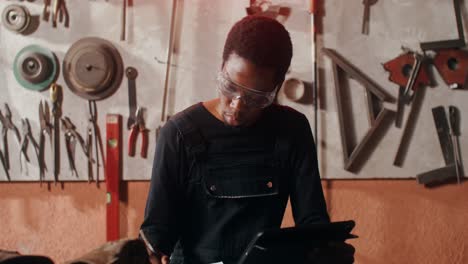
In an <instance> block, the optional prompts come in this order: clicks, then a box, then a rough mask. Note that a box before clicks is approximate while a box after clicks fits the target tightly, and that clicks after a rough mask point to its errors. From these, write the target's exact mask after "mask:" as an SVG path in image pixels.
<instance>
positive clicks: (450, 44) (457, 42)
mask: <svg viewBox="0 0 468 264" xmlns="http://www.w3.org/2000/svg"><path fill="white" fill-rule="evenodd" d="M453 8H454V9H455V20H456V21H457V31H458V39H453V40H441V41H432V42H422V43H420V46H421V49H422V50H423V51H426V50H439V49H452V48H463V47H465V45H466V43H465V35H464V33H463V21H462V11H461V1H460V0H453Z"/></svg>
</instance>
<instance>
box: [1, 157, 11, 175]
mask: <svg viewBox="0 0 468 264" xmlns="http://www.w3.org/2000/svg"><path fill="white" fill-rule="evenodd" d="M0 162H2V166H3V170H4V171H5V175H6V177H7V180H10V173H9V171H8V170H7V167H6V164H5V156H3V152H2V151H1V150H0Z"/></svg>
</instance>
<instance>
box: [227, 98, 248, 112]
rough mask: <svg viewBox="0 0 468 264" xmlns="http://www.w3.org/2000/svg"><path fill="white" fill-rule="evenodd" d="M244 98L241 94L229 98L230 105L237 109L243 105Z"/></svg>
mask: <svg viewBox="0 0 468 264" xmlns="http://www.w3.org/2000/svg"><path fill="white" fill-rule="evenodd" d="M244 105H245V104H244V100H243V99H242V97H241V96H236V97H234V98H232V99H231V103H230V105H229V106H230V107H231V108H232V109H235V110H239V109H241V108H243V107H244Z"/></svg>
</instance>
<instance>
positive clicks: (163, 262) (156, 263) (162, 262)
mask: <svg viewBox="0 0 468 264" xmlns="http://www.w3.org/2000/svg"><path fill="white" fill-rule="evenodd" d="M149 261H150V263H151V264H169V257H168V256H166V255H163V256H162V257H161V259H159V258H158V257H156V256H155V255H150V256H149Z"/></svg>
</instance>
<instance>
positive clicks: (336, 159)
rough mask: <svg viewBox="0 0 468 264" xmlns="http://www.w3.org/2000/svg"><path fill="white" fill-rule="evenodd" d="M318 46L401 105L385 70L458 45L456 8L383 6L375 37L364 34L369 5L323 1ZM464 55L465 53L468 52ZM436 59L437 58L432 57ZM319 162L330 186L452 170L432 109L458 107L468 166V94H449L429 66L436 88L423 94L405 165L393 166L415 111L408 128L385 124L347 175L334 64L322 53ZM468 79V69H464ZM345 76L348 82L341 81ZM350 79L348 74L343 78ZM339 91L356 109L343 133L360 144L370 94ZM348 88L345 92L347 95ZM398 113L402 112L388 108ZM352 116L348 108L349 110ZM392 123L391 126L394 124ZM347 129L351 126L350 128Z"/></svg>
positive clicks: (405, 1) (446, 4) (404, 1)
mask: <svg viewBox="0 0 468 264" xmlns="http://www.w3.org/2000/svg"><path fill="white" fill-rule="evenodd" d="M320 2H322V5H321V6H320V15H319V18H318V19H319V22H320V23H319V24H320V25H321V27H320V29H319V30H320V31H321V33H320V34H319V38H318V41H317V46H318V50H321V49H322V48H328V49H332V50H334V51H336V52H337V53H339V54H340V55H341V56H342V57H343V58H345V59H346V60H347V61H348V62H349V63H351V64H352V65H354V66H355V67H356V68H358V69H359V70H360V71H361V72H363V73H364V74H365V75H366V76H367V77H369V78H370V79H371V80H373V81H374V82H375V83H377V84H378V85H379V86H380V87H382V89H383V90H384V91H385V92H386V93H388V94H390V95H391V96H393V97H394V98H397V97H398V85H396V84H394V83H392V82H390V81H389V73H388V72H387V71H385V70H384V68H383V66H382V64H383V63H385V62H387V61H390V60H392V59H393V58H396V57H397V56H398V55H400V54H402V53H403V51H402V49H401V47H402V46H403V47H406V48H409V49H411V50H413V51H417V52H420V53H421V52H422V50H421V48H420V43H421V42H431V41H439V40H452V39H457V38H458V37H459V35H458V32H457V25H456V19H455V12H454V5H453V1H449V0H447V1H438V0H429V1H427V0H390V1H382V0H380V1H377V2H376V3H375V4H374V5H372V6H371V9H370V10H371V11H370V31H369V34H368V35H365V34H362V32H361V26H362V21H363V12H364V5H363V1H340V0H330V1H328V0H327V1H320ZM460 2H461V13H462V21H463V24H464V35H465V36H466V35H467V34H466V32H467V28H468V27H467V21H468V16H467V9H468V3H467V1H460ZM464 49H466V47H465V48H464ZM427 55H429V56H431V55H434V54H430V53H427ZM318 64H319V78H318V79H319V87H320V90H319V93H320V100H321V103H320V113H319V121H318V123H319V126H320V127H319V129H318V130H319V132H318V142H319V161H320V169H321V174H322V177H324V178H342V179H354V178H363V179H369V178H412V177H415V176H416V175H417V174H419V173H423V172H426V171H430V170H433V169H437V168H440V167H444V166H446V164H445V162H444V158H443V155H442V151H441V147H440V145H439V140H438V136H437V131H436V128H435V125H434V119H433V115H432V111H431V109H432V108H433V107H436V106H444V107H445V109H446V111H447V108H448V106H449V105H453V106H456V107H457V108H458V109H459V111H460V114H461V118H460V131H461V135H460V137H459V142H460V149H461V154H462V155H461V156H462V158H463V161H464V162H463V163H464V164H466V162H467V161H468V157H467V155H468V153H467V150H468V135H467V128H468V127H467V124H466V123H467V121H468V116H467V115H466V113H468V104H467V103H466V102H467V100H468V90H466V89H465V90H463V89H450V88H449V87H448V85H447V84H446V83H445V82H444V81H443V80H442V78H441V75H440V74H439V72H438V71H437V70H436V69H435V67H434V66H429V74H430V76H432V85H431V86H430V87H427V88H424V89H423V91H421V97H420V98H421V102H422V103H421V105H420V109H419V111H417V112H419V114H418V115H417V117H416V118H415V119H414V123H413V125H414V130H413V134H412V136H410V139H409V141H408V145H407V150H406V151H405V153H404V154H405V155H404V158H403V162H402V163H401V164H400V165H399V166H395V165H393V164H394V160H395V156H396V152H397V150H398V146H399V144H400V140H401V137H402V134H403V129H404V124H405V122H406V120H407V118H408V115H409V112H410V108H411V106H406V107H405V115H404V116H403V126H402V127H401V128H397V127H395V125H394V123H393V120H390V121H387V123H386V124H384V125H383V126H382V128H383V129H382V130H381V131H380V132H379V133H376V134H374V135H375V136H374V138H375V140H373V142H372V144H370V145H369V147H368V148H367V150H366V151H365V152H363V153H364V154H363V155H361V157H359V158H358V159H357V161H358V162H357V165H356V166H355V168H354V169H351V170H347V169H345V157H344V155H343V147H342V144H341V137H340V129H339V127H340V126H339V119H338V113H337V112H338V110H337V109H338V108H337V100H336V96H335V83H334V75H333V69H332V65H333V63H332V61H331V59H330V58H329V57H328V56H326V55H325V54H324V53H323V52H320V53H319V57H318ZM465 71H467V69H465ZM342 76H343V75H342ZM344 76H346V74H344ZM342 83H346V84H343V85H342V86H343V87H341V88H340V89H341V90H346V91H347V92H346V96H345V97H346V98H345V100H346V101H347V103H348V104H349V105H350V108H351V109H350V110H349V111H350V112H351V113H347V114H348V115H347V117H348V119H352V124H354V125H349V126H347V127H346V128H345V133H349V134H351V137H354V142H355V143H356V144H357V143H358V142H360V141H361V140H362V139H363V138H364V136H365V134H366V132H367V131H368V129H369V127H370V125H369V122H368V119H367V108H366V105H367V103H366V101H365V93H364V91H365V87H363V85H362V84H361V83H360V82H358V81H357V80H356V79H353V78H350V79H349V78H348V79H347V81H346V80H345V81H343V80H342ZM344 86H347V87H344ZM384 106H385V107H386V108H388V109H390V110H393V111H396V108H397V104H396V102H395V103H384ZM348 109H349V108H348ZM390 119H391V118H390ZM346 121H349V120H346Z"/></svg>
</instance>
